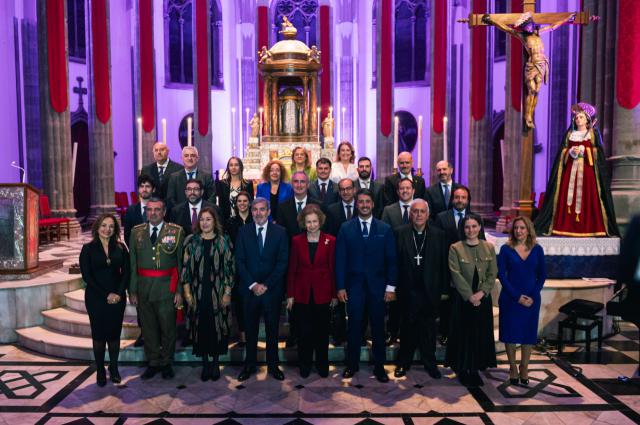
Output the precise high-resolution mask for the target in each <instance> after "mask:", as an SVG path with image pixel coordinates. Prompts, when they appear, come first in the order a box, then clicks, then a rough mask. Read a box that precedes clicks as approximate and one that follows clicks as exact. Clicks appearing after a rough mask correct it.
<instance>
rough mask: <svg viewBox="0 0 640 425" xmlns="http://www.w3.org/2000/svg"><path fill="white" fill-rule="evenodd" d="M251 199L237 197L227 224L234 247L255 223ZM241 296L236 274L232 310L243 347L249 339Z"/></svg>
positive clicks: (240, 344) (241, 194) (244, 195)
mask: <svg viewBox="0 0 640 425" xmlns="http://www.w3.org/2000/svg"><path fill="white" fill-rule="evenodd" d="M251 199H252V197H251V196H250V195H249V193H247V192H240V193H238V196H236V206H235V214H234V215H233V217H231V218H229V220H227V222H226V224H225V231H226V233H227V235H229V240H231V243H232V244H233V245H234V246H235V244H236V237H237V236H238V231H239V230H240V228H241V227H242V226H244V225H245V224H247V223H253V217H252V216H251V210H250V208H251ZM240 295H241V291H240V285H239V284H238V274H237V273H236V276H235V285H233V289H232V292H231V310H232V311H233V314H234V316H235V318H236V322H237V323H238V332H240V338H239V341H238V345H239V346H240V347H243V346H244V344H245V342H246V341H247V339H246V336H245V333H244V307H243V306H242V298H240Z"/></svg>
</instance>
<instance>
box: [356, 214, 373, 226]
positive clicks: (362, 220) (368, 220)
mask: <svg viewBox="0 0 640 425" xmlns="http://www.w3.org/2000/svg"><path fill="white" fill-rule="evenodd" d="M358 220H360V227H362V223H367V224H368V225H369V227H371V222H372V221H373V215H370V216H369V218H368V219H366V220H365V219H363V218H362V217H360V216H358Z"/></svg>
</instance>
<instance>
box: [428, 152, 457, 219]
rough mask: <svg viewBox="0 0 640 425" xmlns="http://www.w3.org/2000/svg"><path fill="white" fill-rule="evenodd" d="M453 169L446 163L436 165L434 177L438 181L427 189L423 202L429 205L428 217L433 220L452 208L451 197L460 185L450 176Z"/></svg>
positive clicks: (441, 162)
mask: <svg viewBox="0 0 640 425" xmlns="http://www.w3.org/2000/svg"><path fill="white" fill-rule="evenodd" d="M452 175H453V167H451V165H450V164H449V162H448V161H440V162H438V163H437V164H436V176H437V177H438V181H437V182H436V183H434V184H432V185H431V186H429V187H428V188H427V191H426V193H425V198H424V199H425V200H426V201H427V203H428V204H429V211H430V213H429V216H430V217H431V220H432V221H433V220H435V219H436V217H437V216H438V214H440V213H441V212H442V211H445V210H448V209H449V208H451V207H452V201H453V198H452V195H453V191H454V190H456V189H457V188H458V187H460V185H459V184H458V183H455V182H454V181H453V180H452V179H451V176H452Z"/></svg>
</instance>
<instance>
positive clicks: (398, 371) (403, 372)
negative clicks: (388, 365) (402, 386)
mask: <svg viewBox="0 0 640 425" xmlns="http://www.w3.org/2000/svg"><path fill="white" fill-rule="evenodd" d="M406 374H407V369H405V368H404V367H402V366H398V367H396V370H395V371H394V372H393V376H395V377H396V378H402V377H403V376H406Z"/></svg>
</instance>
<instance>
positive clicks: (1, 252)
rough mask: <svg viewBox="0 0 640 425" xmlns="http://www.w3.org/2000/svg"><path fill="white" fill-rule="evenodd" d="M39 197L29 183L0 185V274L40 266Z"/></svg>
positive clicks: (26, 270)
mask: <svg viewBox="0 0 640 425" xmlns="http://www.w3.org/2000/svg"><path fill="white" fill-rule="evenodd" d="M39 198H40V192H39V191H38V190H37V189H36V188H35V187H33V186H31V185H29V184H26V183H6V184H0V275H2V274H22V273H30V272H31V271H33V270H35V269H36V268H37V267H38V221H39Z"/></svg>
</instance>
